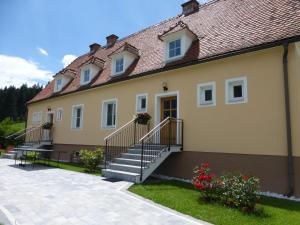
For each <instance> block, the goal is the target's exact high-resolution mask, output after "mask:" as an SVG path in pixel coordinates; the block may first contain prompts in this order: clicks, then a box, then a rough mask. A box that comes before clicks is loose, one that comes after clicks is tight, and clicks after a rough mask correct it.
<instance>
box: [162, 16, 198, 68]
mask: <svg viewBox="0 0 300 225" xmlns="http://www.w3.org/2000/svg"><path fill="white" fill-rule="evenodd" d="M158 38H159V39H160V40H161V41H163V42H164V43H165V61H166V63H169V62H171V61H174V60H179V59H181V58H182V57H184V56H185V54H186V53H187V51H188V50H189V49H190V47H191V45H192V43H193V42H194V41H196V40H197V38H198V37H197V35H196V34H195V33H194V32H193V31H192V30H190V29H189V27H188V25H187V24H185V23H184V22H182V21H179V22H177V23H176V24H174V26H171V27H169V29H168V30H166V31H164V32H163V33H162V34H160V35H158Z"/></svg>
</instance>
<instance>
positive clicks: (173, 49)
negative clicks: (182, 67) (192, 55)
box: [168, 39, 181, 59]
mask: <svg viewBox="0 0 300 225" xmlns="http://www.w3.org/2000/svg"><path fill="white" fill-rule="evenodd" d="M168 46H169V49H168V50H169V58H170V59H171V58H174V57H178V56H181V39H176V40H174V41H170V42H169V43H168Z"/></svg>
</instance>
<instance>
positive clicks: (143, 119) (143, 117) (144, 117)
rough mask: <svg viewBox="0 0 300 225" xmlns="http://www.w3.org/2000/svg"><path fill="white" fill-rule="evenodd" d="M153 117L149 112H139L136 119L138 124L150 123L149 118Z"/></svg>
mask: <svg viewBox="0 0 300 225" xmlns="http://www.w3.org/2000/svg"><path fill="white" fill-rule="evenodd" d="M150 119H151V116H150V115H149V114H148V113H138V114H137V118H136V121H137V123H138V124H144V125H146V124H148V122H149V120H150Z"/></svg>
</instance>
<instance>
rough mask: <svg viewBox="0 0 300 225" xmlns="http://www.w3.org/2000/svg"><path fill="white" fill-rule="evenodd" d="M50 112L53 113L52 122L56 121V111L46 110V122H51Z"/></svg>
mask: <svg viewBox="0 0 300 225" xmlns="http://www.w3.org/2000/svg"><path fill="white" fill-rule="evenodd" d="M49 114H52V115H53V121H52V123H54V121H55V111H49V112H46V121H45V122H46V123H47V122H50V121H49Z"/></svg>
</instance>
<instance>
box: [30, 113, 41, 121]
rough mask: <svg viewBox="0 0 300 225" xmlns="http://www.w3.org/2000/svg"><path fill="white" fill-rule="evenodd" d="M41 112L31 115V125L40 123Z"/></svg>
mask: <svg viewBox="0 0 300 225" xmlns="http://www.w3.org/2000/svg"><path fill="white" fill-rule="evenodd" d="M42 115H43V113H42V112H34V113H33V114H32V123H41V122H42Z"/></svg>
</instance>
